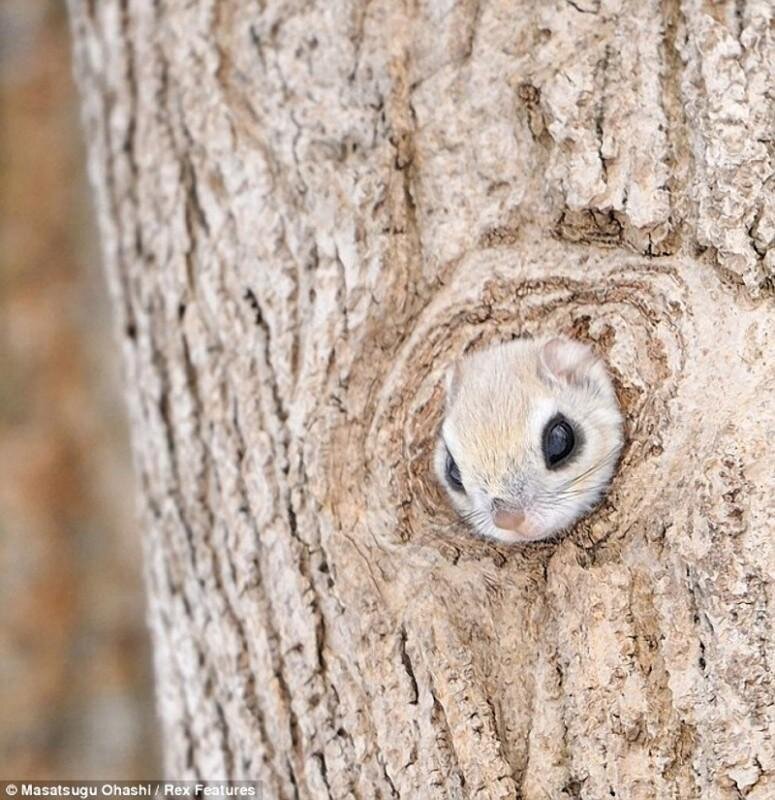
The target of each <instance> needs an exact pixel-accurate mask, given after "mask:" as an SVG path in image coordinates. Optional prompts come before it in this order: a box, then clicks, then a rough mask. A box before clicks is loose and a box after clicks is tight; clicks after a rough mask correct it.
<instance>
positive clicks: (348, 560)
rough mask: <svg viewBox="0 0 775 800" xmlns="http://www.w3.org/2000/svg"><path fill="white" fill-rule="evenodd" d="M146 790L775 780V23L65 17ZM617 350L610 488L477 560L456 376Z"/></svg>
mask: <svg viewBox="0 0 775 800" xmlns="http://www.w3.org/2000/svg"><path fill="white" fill-rule="evenodd" d="M71 12H72V23H73V31H74V40H75V50H76V56H77V72H78V78H79V82H80V86H81V89H82V95H83V107H84V116H85V120H86V123H85V124H86V129H87V136H88V141H89V148H90V160H91V171H92V180H93V183H94V186H95V188H96V194H97V203H98V210H99V214H100V218H101V227H102V235H103V241H104V253H105V260H106V264H107V270H108V273H109V276H110V281H111V285H112V290H113V294H114V297H115V308H116V313H117V315H118V320H119V327H120V331H121V343H122V351H123V360H124V364H125V369H126V381H127V387H128V396H129V402H130V410H131V418H132V424H133V440H134V450H135V459H136V467H137V474H138V479H139V493H140V496H141V503H142V515H143V528H144V535H145V544H146V557H147V574H148V587H149V594H150V600H149V603H150V619H151V624H152V629H153V634H154V644H155V662H156V670H157V681H158V703H159V708H160V713H161V717H162V720H163V723H164V731H165V741H166V763H167V771H168V773H169V775H170V776H173V777H176V778H186V777H200V778H205V779H214V778H220V777H231V778H255V779H258V780H260V782H261V784H262V786H263V788H264V791H265V796H266V797H268V798H278V799H279V798H329V797H331V798H422V800H430V799H431V798H518V797H519V798H531V799H533V798H551V799H552V800H556V799H557V798H568V799H569V798H596V799H600V800H602V799H603V798H610V797H619V798H628V800H629V799H633V800H639V799H640V798H660V799H661V798H703V800H711V799H713V800H715V799H716V798H718V799H719V800H720V799H721V798H739V797H742V796H745V797H747V798H757V799H763V798H767V797H772V796H773V795H775V777H774V775H775V744H774V743H773V729H774V726H773V723H774V721H775V720H774V719H773V717H774V715H775V712H774V711H773V709H775V691H773V689H774V687H773V668H774V667H775V647H773V639H772V623H771V618H772V609H773V601H774V600H775V598H774V597H773V585H774V584H773V576H774V575H775V553H774V551H773V538H772V528H771V521H772V518H773V511H774V509H773V501H772V473H771V458H770V453H769V450H770V447H771V443H772V441H773V412H772V402H771V398H772V390H773V370H772V360H771V356H770V354H771V352H772V346H773V341H772V338H773V337H772V314H771V306H770V305H768V304H769V303H770V302H771V296H772V291H773V286H774V281H773V276H774V275H775V262H774V260H773V259H774V258H775V256H773V252H774V251H773V249H772V247H771V245H772V242H773V235H774V234H775V209H774V208H773V204H772V187H773V174H775V170H774V169H773V160H774V155H773V137H772V122H773V118H775V109H774V108H773V96H772V86H773V69H774V68H773V64H775V48H774V45H773V7H772V4H771V3H770V2H768V1H767V0H739V1H738V2H731V1H727V2H725V1H724V0H720V1H719V2H709V1H707V0H681V1H680V2H679V0H663V2H656V0H646V1H645V2H636V1H635V0H629V2H628V1H626V0H621V1H620V2H616V1H615V0H576V2H570V1H568V2H559V1H558V2H542V3H535V2H525V1H524V0H522V1H521V2H520V1H519V0H511V1H510V2H506V0H503V1H501V2H497V1H496V0H490V1H489V2H484V0H482V2H473V1H470V2H467V1H462V2H457V3H455V2H442V0H437V2H414V3H408V2H405V3H401V2H389V1H385V0H370V2H367V0H343V2H322V0H320V1H315V2H310V1H308V0H305V1H304V2H302V1H301V0H298V2H295V1H294V0H288V2H273V3H264V2H254V1H253V0H251V2H248V0H230V1H227V0H210V2H198V3H190V2H189V3H186V2H182V0H180V1H178V2H171V1H169V2H161V1H159V2H153V3H152V2H146V0H123V2H122V1H121V0H99V2H94V1H93V0H92V2H88V0H71ZM544 331H561V332H564V333H567V334H570V335H573V336H577V337H579V338H582V339H585V340H588V341H590V342H591V343H592V344H593V346H595V347H596V348H597V349H598V351H599V352H601V353H602V354H604V356H605V358H606V360H607V362H608V363H609V365H610V367H611V370H612V373H613V375H614V377H615V381H616V385H617V390H618V392H619V395H620V398H621V402H622V405H623V408H624V410H625V414H626V418H627V445H626V449H625V452H624V456H623V460H622V464H621V467H620V470H619V473H618V475H617V477H616V479H615V482H614V485H613V487H612V491H611V493H610V496H609V497H608V499H607V500H606V501H605V503H604V504H603V505H602V507H601V508H600V509H599V510H598V511H597V512H595V513H594V514H593V515H592V516H591V517H589V518H588V519H586V520H584V521H582V522H581V523H579V524H578V525H577V526H576V528H575V529H574V531H573V532H572V533H571V534H570V535H569V536H567V537H566V538H565V539H564V540H562V541H561V542H560V543H559V544H557V543H554V544H540V545H535V546H531V547H525V548H507V547H502V546H495V545H493V544H489V543H486V542H482V541H478V540H476V539H474V538H472V536H471V534H470V533H469V532H467V531H466V530H465V529H464V528H463V527H462V525H461V524H460V523H459V522H458V521H457V520H456V518H455V516H454V514H453V513H452V512H451V510H450V509H449V507H448V505H447V503H446V502H445V499H444V496H443V493H442V492H441V491H440V490H439V488H438V487H437V486H436V484H435V482H434V479H433V477H432V470H431V464H430V459H431V451H432V446H433V442H434V437H435V435H436V430H437V426H438V422H439V419H440V415H441V409H442V400H443V375H444V371H445V369H446V368H447V367H448V365H449V364H450V363H452V362H453V361H454V359H456V358H457V357H458V356H460V355H461V354H462V353H463V352H464V351H465V350H466V349H467V348H471V347H479V346H482V345H484V344H486V343H488V342H494V341H499V340H503V339H508V338H510V337H512V336H514V335H528V334H534V333H537V332H544Z"/></svg>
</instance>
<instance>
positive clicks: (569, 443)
mask: <svg viewBox="0 0 775 800" xmlns="http://www.w3.org/2000/svg"><path fill="white" fill-rule="evenodd" d="M543 444H544V461H546V467H547V469H555V468H556V467H559V466H560V465H561V464H562V462H563V461H565V460H566V459H567V458H568V456H569V455H570V454H571V453H572V452H573V450H574V449H575V447H576V436H575V434H574V433H573V428H572V427H571V425H570V423H569V422H568V420H566V419H565V417H563V415H562V414H557V415H556V416H554V417H552V418H551V419H550V420H549V422H548V423H547V425H546V427H545V428H544V443H543Z"/></svg>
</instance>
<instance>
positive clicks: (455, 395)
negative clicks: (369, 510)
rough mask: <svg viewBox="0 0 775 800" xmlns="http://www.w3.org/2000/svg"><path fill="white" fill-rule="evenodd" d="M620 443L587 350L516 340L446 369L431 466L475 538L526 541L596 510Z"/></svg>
mask: <svg viewBox="0 0 775 800" xmlns="http://www.w3.org/2000/svg"><path fill="white" fill-rule="evenodd" d="M622 442H623V437H622V415H621V412H620V410H619V404H618V402H617V399H616V394H615V392H614V387H613V384H612V382H611V378H610V377H609V375H608V372H607V371H606V368H605V365H604V364H603V362H602V360H601V359H600V358H599V357H598V356H597V355H595V353H594V352H593V351H592V349H591V348H590V347H589V346H587V345H586V344H582V343H581V342H577V341H575V340H573V339H567V338H565V337H560V336H553V337H544V338H539V339H515V340H513V341H511V342H507V343H504V344H499V345H496V346H494V347H491V348H489V349H487V350H482V351H479V352H476V353H473V354H472V355H469V356H466V357H465V358H463V359H462V360H461V361H459V362H458V363H457V364H455V365H454V366H453V368H452V369H451V371H450V373H449V374H448V376H447V397H446V409H445V415H444V421H443V423H442V426H441V431H440V435H439V440H438V444H437V447H436V452H435V456H434V466H435V470H436V474H437V476H438V479H439V481H440V482H441V484H442V485H443V486H444V487H445V489H446V491H447V493H448V495H449V497H450V500H451V501H452V504H453V505H454V506H455V508H456V509H457V511H458V512H459V513H460V515H461V516H462V518H463V519H464V520H465V521H466V522H468V523H469V524H470V525H471V526H472V527H473V528H474V530H476V531H477V532H478V533H479V534H481V535H482V536H485V537H488V538H491V539H497V540H498V541H501V542H506V543H510V544H511V543H519V542H531V541H537V540H540V539H546V538H548V537H550V536H552V535H553V534H555V533H558V532H559V531H562V530H565V529H566V528H568V527H570V526H571V525H572V524H573V523H574V522H576V520H578V519H579V518H580V517H581V516H583V515H584V514H586V513H587V512H588V511H590V510H591V509H592V508H594V506H595V505H597V503H598V502H599V501H600V499H601V498H602V496H603V494H604V493H605V491H606V490H607V488H608V486H609V484H610V481H611V477H612V476H613V473H614V469H615V468H616V463H617V460H618V458H619V453H620V452H621V448H622Z"/></svg>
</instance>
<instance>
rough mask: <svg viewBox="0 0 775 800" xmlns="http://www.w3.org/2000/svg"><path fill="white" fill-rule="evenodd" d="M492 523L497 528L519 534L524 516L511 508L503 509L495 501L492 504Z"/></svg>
mask: <svg viewBox="0 0 775 800" xmlns="http://www.w3.org/2000/svg"><path fill="white" fill-rule="evenodd" d="M492 521H493V522H494V523H495V525H496V527H498V528H503V529H504V530H507V531H516V532H517V533H519V532H520V528H521V526H522V524H523V523H524V521H525V515H524V513H523V512H522V511H518V510H517V509H515V508H513V507H508V506H507V507H504V506H503V505H501V504H500V503H498V502H497V501H496V502H495V503H493V514H492Z"/></svg>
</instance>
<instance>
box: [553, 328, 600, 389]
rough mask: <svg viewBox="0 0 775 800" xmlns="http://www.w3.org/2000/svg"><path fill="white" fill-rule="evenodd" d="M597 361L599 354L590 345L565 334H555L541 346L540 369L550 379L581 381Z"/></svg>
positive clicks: (571, 381)
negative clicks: (569, 337)
mask: <svg viewBox="0 0 775 800" xmlns="http://www.w3.org/2000/svg"><path fill="white" fill-rule="evenodd" d="M597 361H598V358H597V356H596V355H595V353H594V352H593V351H592V348H591V347H589V346H588V345H586V344H582V343H581V342H576V341H573V340H572V339H566V338H565V337H564V336H555V337H554V338H553V339H549V340H548V341H547V342H545V343H544V344H543V345H542V346H541V352H540V355H539V364H540V367H539V369H540V373H541V376H542V377H543V378H545V379H547V380H549V381H564V382H565V383H579V382H580V381H582V380H583V379H584V378H585V377H586V376H587V374H588V373H589V371H590V370H591V369H592V367H594V366H595V364H597Z"/></svg>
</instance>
